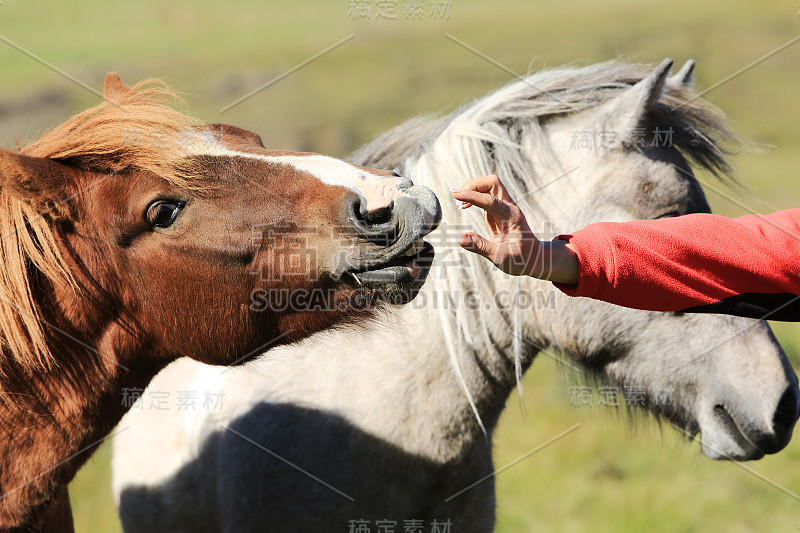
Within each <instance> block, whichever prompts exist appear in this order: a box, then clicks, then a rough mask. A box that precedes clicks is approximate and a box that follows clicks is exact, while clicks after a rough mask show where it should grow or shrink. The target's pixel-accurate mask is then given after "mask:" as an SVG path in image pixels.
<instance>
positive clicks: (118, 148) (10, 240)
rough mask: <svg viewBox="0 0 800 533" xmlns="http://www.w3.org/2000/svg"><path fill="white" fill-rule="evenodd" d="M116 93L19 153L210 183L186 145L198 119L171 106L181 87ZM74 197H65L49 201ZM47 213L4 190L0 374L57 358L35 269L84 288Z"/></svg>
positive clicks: (107, 171)
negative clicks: (49, 339)
mask: <svg viewBox="0 0 800 533" xmlns="http://www.w3.org/2000/svg"><path fill="white" fill-rule="evenodd" d="M113 98H114V100H113V101H112V100H110V99H106V100H105V101H104V102H102V103H100V104H99V105H96V106H94V107H92V108H90V109H87V110H86V111H83V112H82V113H79V114H77V115H75V116H73V117H71V118H69V119H68V120H67V121H66V122H64V123H63V124H61V125H59V126H56V127H54V128H52V129H50V130H49V131H47V132H45V133H44V134H43V135H42V136H41V138H40V139H39V140H37V141H34V142H32V143H30V144H28V145H27V146H23V147H21V149H20V153H22V154H24V155H28V156H34V157H44V158H49V159H53V160H56V161H59V162H61V163H64V164H66V165H68V166H70V167H74V168H78V169H82V170H86V171H91V172H95V173H98V174H101V175H122V176H124V175H129V174H130V173H131V172H136V171H139V172H150V173H153V174H155V175H158V176H160V177H161V178H163V179H164V180H166V181H167V182H169V183H170V184H172V185H174V186H176V187H180V188H191V189H197V188H203V187H204V184H203V183H202V181H201V180H200V179H199V177H198V176H200V175H201V173H200V172H198V168H197V166H198V162H197V159H198V158H193V157H187V155H190V152H189V151H187V149H186V148H187V145H186V143H187V142H192V139H193V137H192V135H194V137H196V136H197V133H194V134H193V133H192V132H193V131H196V130H197V128H198V127H199V123H198V121H197V120H196V119H194V118H192V117H190V116H189V115H187V114H184V113H182V112H181V111H178V110H177V109H175V108H174V107H172V105H170V104H172V103H173V102H174V101H178V102H181V100H180V98H179V97H178V96H177V95H176V93H175V92H173V91H172V90H170V89H169V88H168V87H167V86H166V85H165V84H164V83H163V82H161V81H159V80H152V79H151V80H144V81H142V82H140V83H139V84H137V85H136V86H135V87H133V88H132V89H130V90H128V91H126V92H124V93H122V94H116V95H114V96H113ZM194 142H196V140H195V141H194ZM77 194H80V193H79V192H78V193H77ZM70 200H71V198H70V197H69V196H66V197H65V198H63V199H60V200H59V199H52V202H51V204H52V203H55V205H57V203H58V202H62V203H63V202H69V201H70ZM49 213H50V210H48V211H44V212H39V211H38V210H37V209H35V208H34V207H32V206H31V205H29V204H28V203H26V202H25V200H24V199H21V198H19V197H18V196H16V195H15V194H14V193H13V192H9V191H8V188H4V189H3V190H2V191H0V232H2V233H1V234H0V264H2V268H0V348H2V354H3V355H2V356H0V357H1V358H0V375H5V374H6V373H7V370H8V365H9V363H10V364H13V365H17V366H21V367H22V368H28V369H33V368H49V367H50V366H51V365H52V364H53V363H54V357H53V354H52V353H51V351H50V347H49V346H48V344H47V342H46V340H45V335H44V331H43V328H42V323H41V318H42V317H41V313H40V310H39V305H38V304H37V302H36V300H35V298H34V294H33V290H32V286H31V281H32V279H33V275H34V272H36V271H38V273H40V275H43V276H45V277H46V278H47V279H49V280H50V281H51V282H52V283H54V284H56V285H59V286H63V285H64V284H66V285H68V286H71V287H72V288H73V290H76V291H77V290H79V288H78V286H77V284H76V282H75V280H74V278H73V276H72V274H71V272H70V270H69V268H68V266H67V263H66V261H65V260H64V258H63V257H62V255H61V253H60V251H59V247H58V245H57V238H56V235H55V234H54V232H53V228H52V225H51V224H52V220H51V218H52V217H49V216H48V214H49Z"/></svg>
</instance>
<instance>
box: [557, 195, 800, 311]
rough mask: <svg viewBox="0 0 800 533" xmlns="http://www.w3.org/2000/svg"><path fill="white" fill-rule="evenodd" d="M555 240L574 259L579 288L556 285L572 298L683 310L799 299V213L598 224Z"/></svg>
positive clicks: (794, 210) (709, 215) (704, 215)
mask: <svg viewBox="0 0 800 533" xmlns="http://www.w3.org/2000/svg"><path fill="white" fill-rule="evenodd" d="M558 239H563V240H567V241H569V242H570V243H571V244H572V245H573V247H574V248H575V250H576V251H577V254H578V260H579V264H580V278H579V282H578V286H577V287H572V286H568V285H562V284H555V285H556V286H557V287H558V288H559V289H561V290H562V291H563V292H565V293H567V294H569V295H571V296H588V297H591V298H595V299H599V300H604V301H606V302H611V303H614V304H617V305H623V306H626V307H632V308H635V309H645V310H651V311H682V310H686V309H689V308H692V307H696V306H705V305H709V304H715V303H717V302H721V301H723V300H726V299H730V298H732V297H736V296H737V295H742V294H759V295H778V294H784V295H785V294H791V295H798V294H800V209H789V210H786V211H778V212H775V213H772V214H770V215H748V216H744V217H741V218H736V219H730V218H726V217H722V216H719V215H712V214H706V213H702V214H692V215H685V216H680V217H675V218H667V219H658V220H642V221H635V222H603V223H599V224H592V225H590V226H587V227H586V228H584V229H582V230H580V231H577V232H575V233H572V234H570V235H561V236H559V237H558Z"/></svg>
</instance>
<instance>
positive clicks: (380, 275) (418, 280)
mask: <svg viewBox="0 0 800 533" xmlns="http://www.w3.org/2000/svg"><path fill="white" fill-rule="evenodd" d="M433 258H434V251H433V246H431V245H430V244H429V243H427V242H426V243H424V246H423V247H422V249H421V250H420V251H419V252H417V253H416V254H414V255H411V256H405V255H403V256H398V257H395V258H394V259H392V260H391V261H388V262H387V263H385V264H384V265H383V266H382V267H381V268H376V269H372V270H362V271H360V272H353V274H354V276H353V277H354V279H355V280H356V281H357V283H359V284H361V285H362V286H365V287H367V288H369V289H378V290H381V289H384V290H392V289H396V288H398V287H404V286H412V285H418V286H422V283H423V282H424V281H425V278H426V277H427V275H428V271H429V270H430V267H431V264H432V263H433ZM412 272H417V273H416V274H412Z"/></svg>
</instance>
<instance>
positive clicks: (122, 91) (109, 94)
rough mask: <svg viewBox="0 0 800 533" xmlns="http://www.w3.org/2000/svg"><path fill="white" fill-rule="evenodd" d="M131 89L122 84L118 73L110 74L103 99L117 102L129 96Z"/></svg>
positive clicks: (104, 88)
mask: <svg viewBox="0 0 800 533" xmlns="http://www.w3.org/2000/svg"><path fill="white" fill-rule="evenodd" d="M130 90H131V88H130V87H128V86H127V85H125V84H124V83H122V80H121V79H119V74H117V73H116V72H109V73H108V74H106V81H105V83H104V84H103V97H105V99H106V100H117V99H118V98H121V97H122V96H125V95H126V94H128V91H130Z"/></svg>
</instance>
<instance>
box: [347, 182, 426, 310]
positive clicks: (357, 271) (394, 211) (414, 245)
mask: <svg viewBox="0 0 800 533" xmlns="http://www.w3.org/2000/svg"><path fill="white" fill-rule="evenodd" d="M387 181H388V180H387ZM392 181H396V182H397V184H396V186H394V187H392V190H391V191H387V190H384V191H382V194H381V195H380V198H379V201H380V200H381V199H382V200H383V203H382V204H381V203H379V201H378V202H376V201H375V200H374V199H373V198H367V197H365V196H363V195H362V196H354V197H353V199H352V200H351V201H350V202H349V204H348V217H347V224H348V226H349V228H350V230H351V231H352V234H353V235H354V237H355V239H356V243H357V244H356V247H355V250H354V253H353V254H352V255H351V256H350V257H347V258H346V259H345V262H344V264H342V265H340V269H341V270H340V271H339V273H338V274H339V275H340V276H341V275H343V274H350V275H351V277H352V278H353V279H354V280H355V281H356V283H358V284H361V285H363V286H366V287H367V288H371V289H377V290H382V291H396V290H403V289H410V290H412V291H413V290H418V289H419V288H420V287H421V286H422V284H423V283H424V281H425V278H426V277H427V275H428V271H429V270H430V267H431V264H432V263H433V257H434V253H433V247H432V246H431V245H430V244H429V243H426V242H425V241H423V237H425V235H427V234H428V233H430V232H431V231H433V230H434V229H435V228H436V227H437V226H438V225H439V222H441V219H442V211H441V207H440V205H439V200H438V199H437V198H436V195H435V194H434V193H433V191H431V190H430V189H428V188H427V187H422V186H415V185H413V183H412V182H411V181H410V180H407V179H400V180H392ZM393 185H394V184H393ZM414 294H415V293H414ZM414 294H411V295H410V297H411V298H413V296H414ZM403 300H405V298H403Z"/></svg>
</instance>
